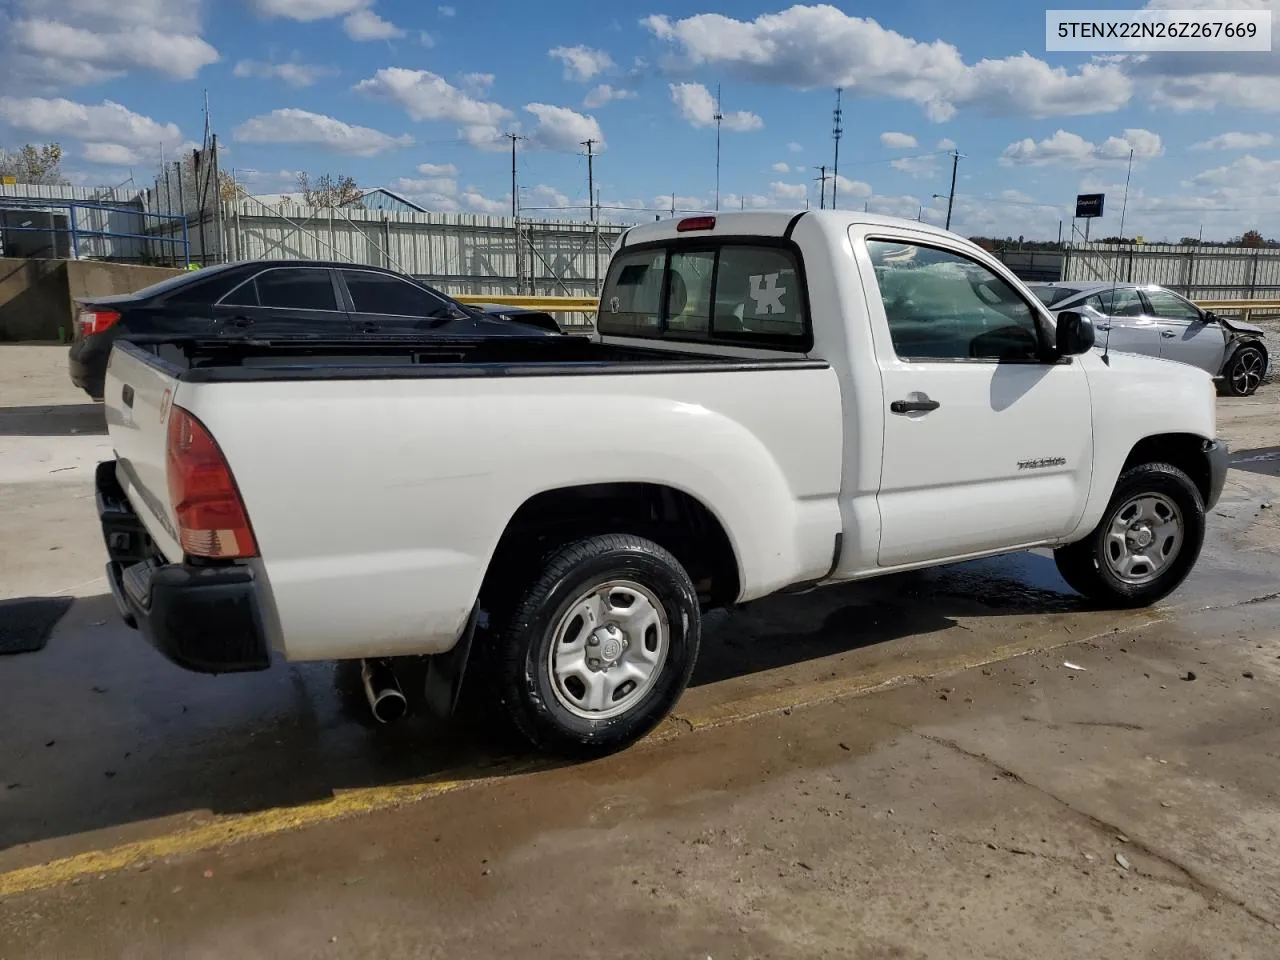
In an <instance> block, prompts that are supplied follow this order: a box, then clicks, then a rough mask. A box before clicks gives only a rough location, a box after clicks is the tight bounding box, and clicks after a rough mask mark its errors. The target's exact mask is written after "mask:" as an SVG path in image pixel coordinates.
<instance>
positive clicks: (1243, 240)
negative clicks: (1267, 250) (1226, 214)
mask: <svg viewBox="0 0 1280 960" xmlns="http://www.w3.org/2000/svg"><path fill="white" fill-rule="evenodd" d="M1236 243H1237V244H1239V245H1240V246H1242V247H1265V246H1266V245H1267V241H1266V240H1264V239H1263V237H1262V234H1260V233H1259V232H1258V231H1257V230H1246V231H1245V232H1244V235H1243V236H1241V237H1240V239H1239V240H1237V241H1236Z"/></svg>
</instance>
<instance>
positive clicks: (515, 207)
mask: <svg viewBox="0 0 1280 960" xmlns="http://www.w3.org/2000/svg"><path fill="white" fill-rule="evenodd" d="M503 136H504V137H506V138H507V139H508V140H510V141H511V219H512V220H515V219H517V218H518V217H519V216H520V204H519V199H518V198H519V196H520V194H519V192H518V191H517V190H516V143H517V142H518V141H520V140H524V139H525V138H524V137H522V136H520V135H519V134H518V133H504V134H503Z"/></svg>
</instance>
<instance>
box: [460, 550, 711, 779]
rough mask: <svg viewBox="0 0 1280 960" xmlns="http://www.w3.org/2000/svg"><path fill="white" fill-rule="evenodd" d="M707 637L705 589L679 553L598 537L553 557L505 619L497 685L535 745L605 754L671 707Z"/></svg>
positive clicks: (498, 634)
mask: <svg viewBox="0 0 1280 960" xmlns="http://www.w3.org/2000/svg"><path fill="white" fill-rule="evenodd" d="M700 637H701V621H700V618H699V610H698V598H697V593H696V592H695V590H694V587H693V583H692V582H691V581H690V579H689V575H688V573H686V572H685V570H684V568H683V567H682V566H681V565H680V563H679V562H678V561H677V560H676V559H675V557H673V556H672V555H671V554H670V553H668V552H667V551H666V550H665V549H663V548H662V547H661V546H659V545H658V544H656V543H653V542H652V541H650V540H646V539H644V538H642V537H636V536H631V535H628V534H610V535H607V536H599V537H591V538H589V539H586V540H580V541H578V542H576V543H572V544H569V545H567V546H564V547H562V548H560V549H558V550H557V551H555V552H554V553H553V554H551V556H550V557H548V558H547V560H546V561H545V563H544V564H543V566H542V569H541V570H540V572H539V573H538V574H537V576H536V577H535V579H534V580H533V582H532V584H531V585H530V586H529V587H528V588H527V589H526V590H525V591H524V593H523V595H522V596H521V598H520V600H519V601H518V603H517V604H516V606H515V608H514V610H513V612H512V613H511V614H510V616H509V617H508V618H506V620H505V625H498V628H497V630H496V635H495V637H494V640H495V643H496V647H495V650H494V652H495V656H496V660H497V663H496V666H497V675H496V677H495V680H496V687H497V690H496V692H497V695H498V698H499V700H500V701H501V703H502V705H503V708H504V709H505V711H506V712H507V714H508V715H509V716H510V717H511V719H512V721H513V722H514V723H515V726H516V728H517V729H518V730H519V731H520V733H521V734H523V735H524V737H525V738H526V739H528V740H529V741H530V742H531V743H532V744H533V745H534V746H536V747H538V748H540V749H543V750H547V751H549V752H553V753H560V754H567V755H573V756H585V755H594V754H603V753H608V752H611V751H613V750H617V749H619V748H621V747H624V746H626V745H628V744H630V743H631V742H633V741H635V740H637V739H639V738H640V737H642V736H644V734H646V733H648V732H649V731H650V730H651V729H653V727H654V726H656V725H657V724H658V723H659V722H660V721H661V720H662V718H663V717H665V716H666V715H667V713H668V712H669V711H670V710H671V708H672V706H674V704H675V702H676V700H677V699H679V697H680V694H681V693H682V692H683V691H684V688H685V686H686V685H687V684H688V682H689V676H690V674H691V673H692V672H693V666H694V663H695V662H696V660H697V656H698V645H699V641H700ZM474 667H475V663H474V662H473V668H474Z"/></svg>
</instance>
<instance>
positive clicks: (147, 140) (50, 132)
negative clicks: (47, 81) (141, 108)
mask: <svg viewBox="0 0 1280 960" xmlns="http://www.w3.org/2000/svg"><path fill="white" fill-rule="evenodd" d="M0 120H3V121H5V122H6V123H8V124H10V125H11V126H14V127H17V128H18V129H20V130H28V131H30V132H32V133H34V134H37V135H38V136H42V137H58V136H68V137H74V138H76V139H77V140H83V141H85V142H86V143H98V144H110V145H113V146H115V145H118V146H124V147H126V148H130V147H131V148H135V149H146V150H151V149H154V150H156V151H159V149H160V146H161V145H162V144H163V145H164V146H165V147H166V149H170V150H172V149H174V148H176V147H178V146H180V145H181V144H182V132H181V131H180V130H179V129H178V126H177V125H176V124H173V123H160V122H158V121H156V120H153V119H151V118H150V117H147V116H143V115H142V114H140V113H134V112H133V111H132V110H130V109H129V108H127V107H124V106H122V105H121V104H118V103H115V102H113V101H111V100H104V101H102V103H100V104H84V103H76V102H74V101H72V100H66V99H63V98H58V99H56V100H46V99H43V98H41V97H2V96H0Z"/></svg>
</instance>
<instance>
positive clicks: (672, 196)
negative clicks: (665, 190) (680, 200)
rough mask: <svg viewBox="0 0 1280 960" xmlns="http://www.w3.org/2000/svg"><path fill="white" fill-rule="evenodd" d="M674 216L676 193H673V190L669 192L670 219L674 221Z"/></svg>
mask: <svg viewBox="0 0 1280 960" xmlns="http://www.w3.org/2000/svg"><path fill="white" fill-rule="evenodd" d="M675 215H676V192H675V191H674V190H672V191H671V216H672V219H674V218H675Z"/></svg>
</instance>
